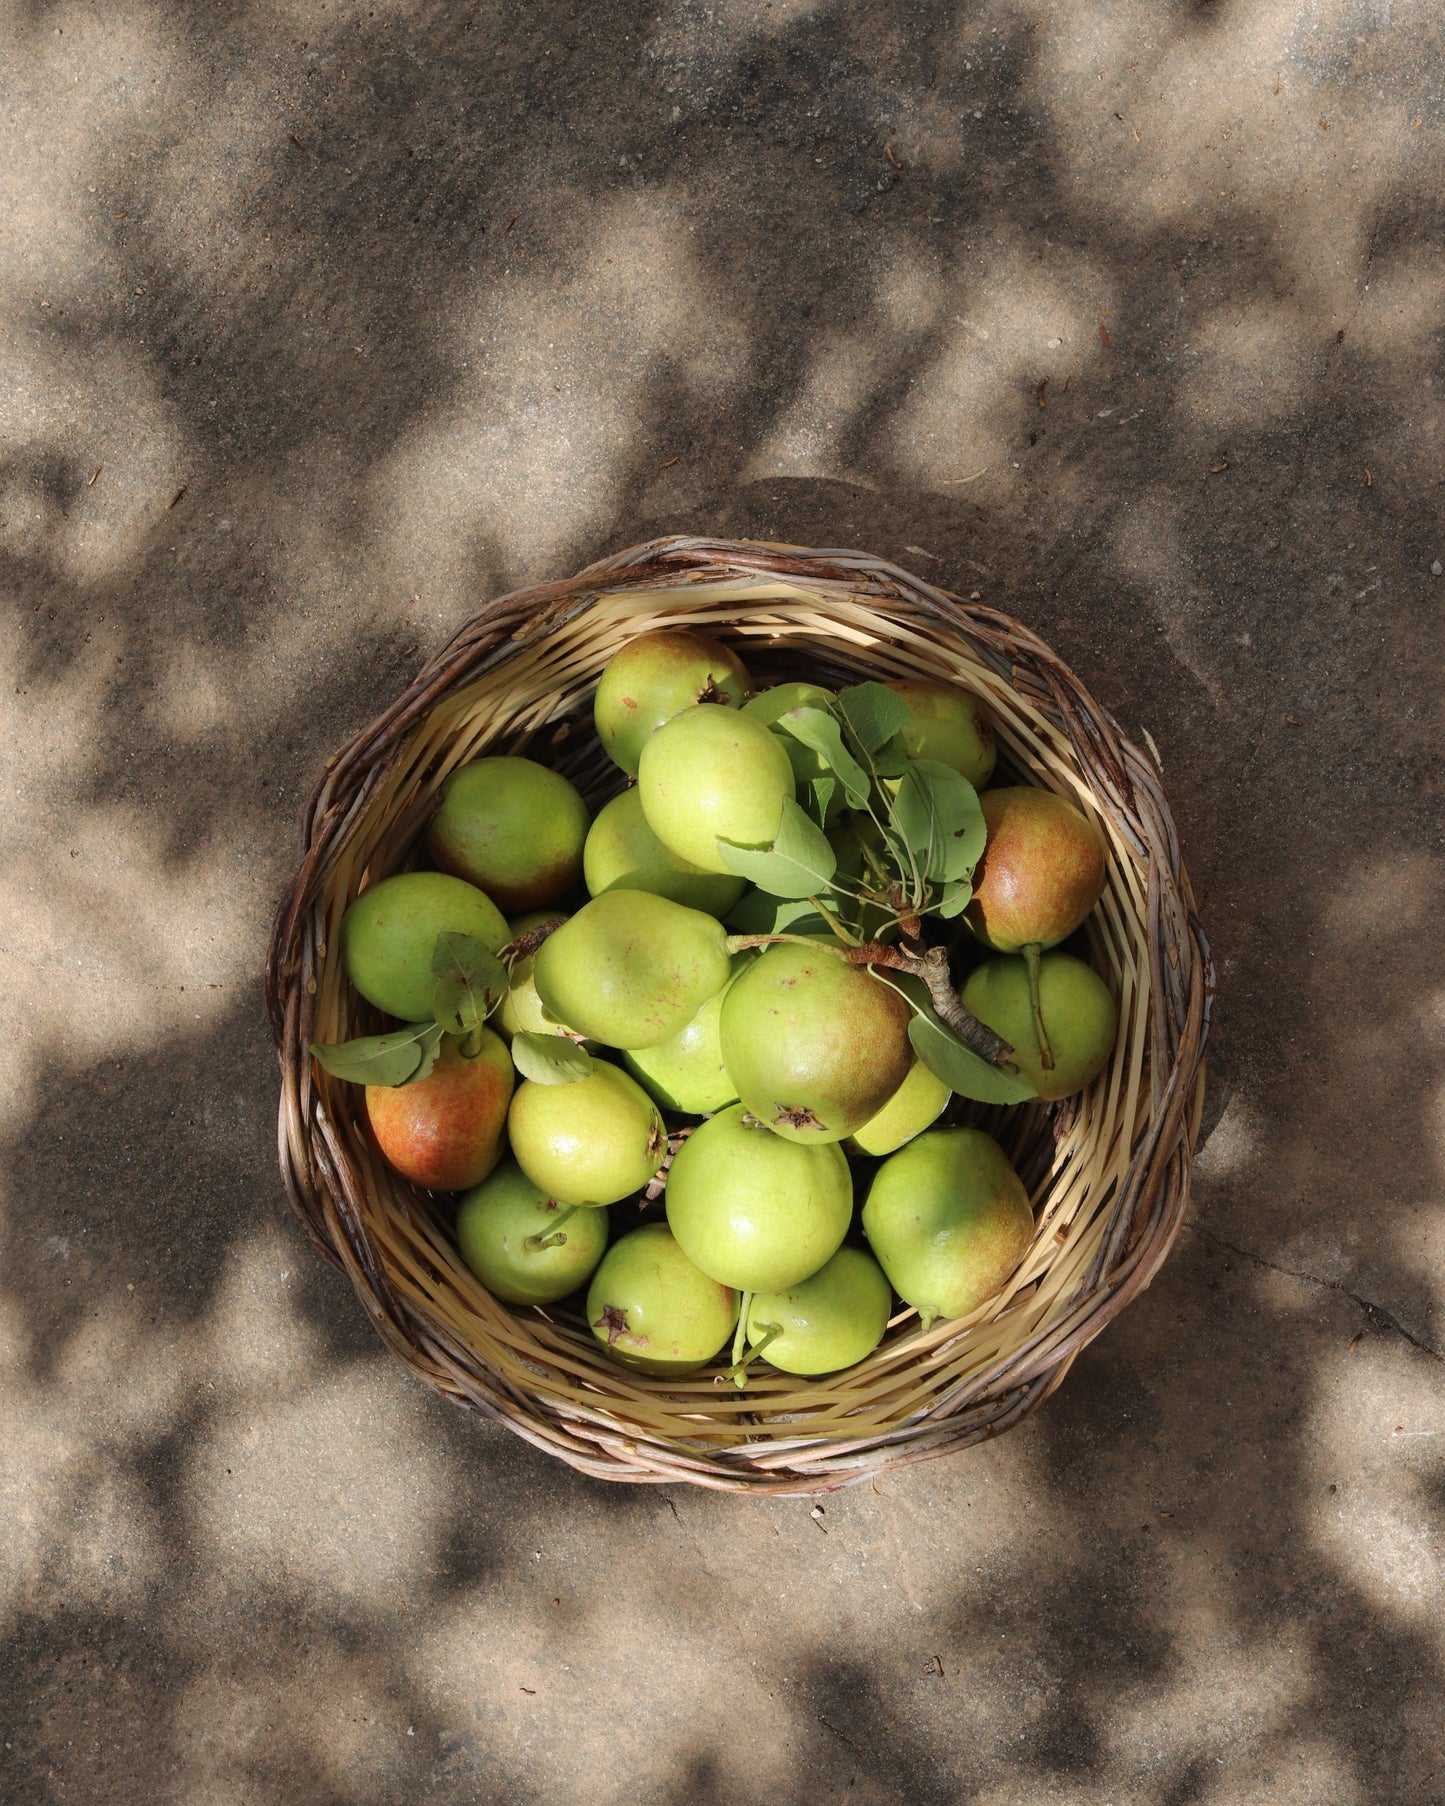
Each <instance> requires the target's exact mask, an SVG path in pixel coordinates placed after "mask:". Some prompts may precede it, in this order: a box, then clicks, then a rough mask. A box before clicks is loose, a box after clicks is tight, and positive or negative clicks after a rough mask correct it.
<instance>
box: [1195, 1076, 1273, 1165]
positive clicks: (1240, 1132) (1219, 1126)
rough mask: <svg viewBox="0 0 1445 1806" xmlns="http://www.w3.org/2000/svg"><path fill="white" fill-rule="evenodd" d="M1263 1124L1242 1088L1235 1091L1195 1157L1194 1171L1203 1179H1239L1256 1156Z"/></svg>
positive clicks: (1259, 1149)
mask: <svg viewBox="0 0 1445 1806" xmlns="http://www.w3.org/2000/svg"><path fill="white" fill-rule="evenodd" d="M1263 1147H1264V1126H1263V1123H1262V1122H1261V1120H1260V1117H1259V1115H1258V1113H1257V1112H1256V1111H1255V1109H1254V1108H1253V1107H1252V1106H1251V1104H1250V1102H1249V1099H1248V1098H1247V1097H1246V1096H1245V1094H1244V1093H1243V1092H1242V1091H1235V1092H1234V1093H1233V1094H1232V1096H1231V1097H1230V1100H1229V1102H1228V1103H1227V1104H1226V1105H1225V1107H1224V1114H1223V1115H1222V1116H1221V1117H1220V1119H1219V1121H1218V1122H1217V1123H1216V1124H1215V1125H1214V1128H1213V1130H1212V1131H1211V1133H1210V1135H1209V1138H1208V1140H1207V1141H1205V1143H1204V1144H1203V1146H1202V1147H1201V1148H1200V1149H1199V1152H1198V1153H1197V1154H1196V1155H1195V1157H1194V1172H1195V1175H1196V1176H1197V1177H1198V1178H1200V1179H1204V1180H1206V1181H1208V1180H1216V1179H1238V1178H1240V1177H1242V1175H1243V1174H1245V1173H1247V1172H1248V1171H1249V1169H1250V1168H1251V1167H1252V1166H1253V1165H1254V1164H1255V1162H1256V1161H1257V1160H1258V1159H1259V1157H1260V1154H1261V1152H1262V1150H1263Z"/></svg>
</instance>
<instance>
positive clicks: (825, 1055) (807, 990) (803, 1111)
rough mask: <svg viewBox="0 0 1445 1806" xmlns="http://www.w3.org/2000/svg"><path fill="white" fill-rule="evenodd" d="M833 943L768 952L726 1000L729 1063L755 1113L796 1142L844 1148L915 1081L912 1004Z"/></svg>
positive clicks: (723, 1037)
mask: <svg viewBox="0 0 1445 1806" xmlns="http://www.w3.org/2000/svg"><path fill="white" fill-rule="evenodd" d="M839 952H841V948H839V949H838V950H837V951H834V950H832V949H831V948H830V947H829V946H828V944H827V943H824V942H819V943H818V944H817V945H815V946H808V947H800V946H797V945H794V944H792V943H788V944H784V945H779V946H775V947H769V948H768V950H767V952H765V953H764V954H763V955H762V956H761V958H759V959H758V960H757V961H755V962H754V964H753V966H752V968H751V969H750V970H749V971H747V972H744V973H743V974H742V976H741V977H740V978H738V979H736V980H735V981H734V983H733V985H732V988H731V989H730V990H729V992H728V994H727V996H726V998H725V999H724V1000H723V1007H722V1030H721V1045H722V1057H723V1064H724V1066H726V1068H727V1070H728V1075H729V1076H730V1078H731V1079H732V1081H733V1083H734V1084H735V1085H736V1086H737V1091H738V1096H739V1097H740V1098H741V1099H742V1101H743V1103H744V1104H745V1105H746V1106H747V1108H748V1110H749V1111H751V1113H752V1114H753V1115H754V1116H755V1117H757V1119H758V1121H759V1122H761V1123H763V1124H765V1125H766V1126H767V1127H768V1128H769V1129H771V1130H773V1132H774V1133H775V1134H778V1135H781V1136H783V1137H784V1138H785V1139H786V1140H789V1141H806V1142H828V1141H841V1140H842V1139H843V1137H844V1136H845V1135H851V1134H852V1133H853V1132H854V1130H855V1129H861V1128H862V1127H863V1125H864V1123H866V1122H868V1121H869V1120H870V1118H872V1117H873V1116H876V1115H877V1113H878V1111H879V1110H881V1109H882V1108H883V1106H884V1104H886V1103H887V1102H888V1100H889V1098H890V1097H892V1096H893V1094H894V1092H895V1091H897V1089H898V1087H899V1086H900V1085H901V1084H902V1083H903V1081H904V1079H905V1078H907V1076H908V1069H909V1067H910V1066H911V1065H912V1063H913V1049H912V1047H911V1046H910V1044H909V1040H908V1014H909V1012H908V1005H907V1004H906V1003H905V1002H904V1001H903V999H902V997H900V996H899V994H898V992H897V991H895V990H894V989H893V987H892V986H891V985H889V984H887V983H885V982H883V981H882V980H881V979H877V978H874V977H873V976H872V975H871V974H870V973H869V972H868V971H867V970H866V968H864V967H863V966H855V965H850V964H848V963H847V962H846V961H845V960H843V959H840V958H839V957H838V953H839Z"/></svg>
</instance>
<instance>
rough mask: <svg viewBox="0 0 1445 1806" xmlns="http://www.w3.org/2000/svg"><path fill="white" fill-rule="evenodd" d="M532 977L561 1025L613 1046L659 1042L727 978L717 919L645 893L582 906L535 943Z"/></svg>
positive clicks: (616, 893) (606, 895) (612, 893)
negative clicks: (544, 937) (567, 1025)
mask: <svg viewBox="0 0 1445 1806" xmlns="http://www.w3.org/2000/svg"><path fill="white" fill-rule="evenodd" d="M532 977H533V981H534V982H535V984H536V987H537V995H538V997H540V998H541V1000H542V1003H543V1006H544V1007H545V1008H546V1009H547V1010H548V1011H549V1012H550V1014H551V1015H552V1016H553V1018H554V1019H555V1020H556V1021H558V1022H567V1023H570V1024H571V1025H572V1027H573V1028H574V1029H575V1030H576V1031H577V1033H578V1034H582V1035H590V1036H592V1038H593V1039H594V1040H597V1041H602V1042H605V1043H606V1045H607V1046H609V1047H619V1048H638V1047H656V1046H657V1044H658V1043H659V1042H660V1041H667V1040H669V1039H670V1038H671V1037H672V1036H673V1035H675V1034H676V1033H677V1032H678V1030H679V1029H681V1028H683V1027H685V1026H686V1024H687V1023H689V1022H690V1021H691V1020H692V1018H693V1017H694V1016H695V1015H696V1014H697V1012H698V1011H699V1010H700V1009H701V1008H702V1006H703V1005H704V1004H705V1003H706V1002H707V1000H708V998H709V997H712V996H715V995H716V994H717V992H719V991H720V990H721V989H722V988H723V986H724V985H725V984H726V983H727V981H728V949H727V934H726V932H725V931H724V929H723V926H722V924H721V923H720V922H719V921H718V920H717V919H716V917H714V916H707V915H704V914H703V913H702V911H701V910H698V909H687V908H685V907H684V906H683V905H682V904H681V903H672V902H669V900H668V899H667V898H666V897H656V896H654V895H653V894H652V893H651V892H650V891H645V890H609V891H604V892H603V893H602V895H601V896H600V897H594V898H593V899H592V901H591V902H590V903H585V904H584V905H583V906H582V908H581V909H579V910H578V911H577V913H576V915H575V916H573V917H571V919H570V920H568V921H566V922H564V923H563V924H562V926H561V927H560V928H558V929H557V930H556V931H555V932H554V933H553V934H551V935H549V936H548V938H547V939H546V940H545V941H543V943H542V945H541V946H540V947H539V948H538V949H537V956H536V958H535V959H534V960H533V962H532Z"/></svg>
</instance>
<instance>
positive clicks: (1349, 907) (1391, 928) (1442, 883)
mask: <svg viewBox="0 0 1445 1806" xmlns="http://www.w3.org/2000/svg"><path fill="white" fill-rule="evenodd" d="M1442 901H1445V862H1442V861H1441V860H1440V859H1439V858H1438V857H1436V856H1434V855H1432V854H1430V853H1428V852H1426V851H1425V850H1424V849H1423V848H1418V847H1415V848H1410V849H1408V850H1405V851H1401V852H1391V851H1384V852H1381V853H1378V854H1373V855H1371V856H1370V857H1369V858H1368V859H1362V860H1360V861H1359V862H1357V863H1356V864H1355V865H1354V866H1353V867H1352V868H1351V870H1350V871H1349V872H1347V873H1346V874H1344V875H1343V876H1342V878H1341V880H1340V882H1338V883H1336V884H1335V885H1333V886H1332V887H1331V889H1330V892H1329V894H1328V896H1327V897H1325V898H1324V899H1323V910H1322V927H1323V929H1324V931H1325V933H1327V934H1328V935H1329V936H1330V937H1331V938H1332V939H1337V940H1340V941H1343V942H1344V943H1346V944H1353V945H1359V944H1362V943H1373V944H1375V945H1382V944H1388V945H1393V946H1396V947H1398V948H1400V949H1401V950H1402V951H1403V949H1404V947H1405V945H1406V943H1407V941H1408V939H1409V938H1410V937H1412V936H1415V935H1418V934H1422V933H1433V932H1434V931H1435V929H1436V927H1437V926H1438V923H1439V920H1440V906H1441V903H1442Z"/></svg>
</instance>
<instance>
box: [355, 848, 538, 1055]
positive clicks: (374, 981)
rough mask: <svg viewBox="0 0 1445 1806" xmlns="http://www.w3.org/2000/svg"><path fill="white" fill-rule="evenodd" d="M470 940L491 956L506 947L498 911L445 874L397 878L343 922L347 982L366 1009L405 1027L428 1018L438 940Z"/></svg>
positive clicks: (365, 895) (376, 887) (368, 894)
mask: <svg viewBox="0 0 1445 1806" xmlns="http://www.w3.org/2000/svg"><path fill="white" fill-rule="evenodd" d="M447 933H451V934H474V935H475V936H476V937H477V939H478V940H481V941H485V942H486V944H487V946H488V947H489V948H490V949H491V950H492V952H493V953H495V952H496V951H497V950H498V948H500V947H504V946H505V945H506V944H507V940H508V934H507V924H506V921H505V919H504V918H503V916H502V912H501V911H500V910H499V909H498V908H497V906H496V904H495V903H493V902H492V900H491V898H490V897H488V896H485V895H483V893H482V892H481V891H479V890H478V889H477V887H476V886H475V885H474V884H468V883H466V882H465V880H463V879H461V878H453V877H450V876H449V875H448V874H447V873H445V872H399V873H398V874H397V875H396V877H394V878H383V879H382V880H381V882H380V883H379V884H373V885H372V886H371V888H370V889H369V890H364V891H363V892H362V893H361V895H360V896H359V897H358V898H357V899H356V901H355V902H354V903H352V904H351V906H350V907H349V908H348V910H347V911H346V914H345V915H344V916H343V917H342V918H341V958H342V961H343V963H344V964H345V967H346V976H347V977H348V978H349V979H350V980H351V982H352V984H354V985H355V986H356V988H357V990H358V991H360V993H361V995H362V996H363V997H364V998H365V999H366V1000H367V1002H368V1003H374V1004H375V1005H376V1007H377V1008H378V1009H379V1010H385V1011H386V1013H387V1015H388V1016H396V1017H397V1018H398V1019H399V1020H401V1021H402V1022H425V1021H427V1020H428V1019H429V1018H430V1016H431V1014H432V987H433V985H434V983H435V979H434V977H433V974H432V969H431V962H432V954H433V953H434V952H435V951H436V943H437V936H438V935H439V934H447Z"/></svg>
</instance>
